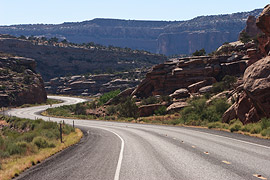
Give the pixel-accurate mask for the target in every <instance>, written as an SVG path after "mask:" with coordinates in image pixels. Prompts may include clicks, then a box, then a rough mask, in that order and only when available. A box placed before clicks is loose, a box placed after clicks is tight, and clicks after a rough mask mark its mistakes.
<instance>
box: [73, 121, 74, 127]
mask: <svg viewBox="0 0 270 180" xmlns="http://www.w3.org/2000/svg"><path fill="white" fill-rule="evenodd" d="M73 128H74V120H73Z"/></svg>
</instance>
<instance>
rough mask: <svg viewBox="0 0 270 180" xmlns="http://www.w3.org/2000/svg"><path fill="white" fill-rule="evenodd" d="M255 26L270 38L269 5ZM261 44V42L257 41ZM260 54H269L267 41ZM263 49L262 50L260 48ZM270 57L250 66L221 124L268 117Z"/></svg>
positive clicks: (269, 109) (269, 111)
mask: <svg viewBox="0 0 270 180" xmlns="http://www.w3.org/2000/svg"><path fill="white" fill-rule="evenodd" d="M257 25H258V27H259V28H260V29H261V31H262V32H264V33H265V35H264V36H265V37H267V38H266V39H269V37H270V31H269V30H270V28H269V27H270V5H268V6H266V7H265V9H264V11H263V12H262V14H261V15H260V16H259V18H258V19H257ZM259 42H260V43H261V41H259ZM260 47H261V53H263V54H264V55H267V54H268V53H269V49H268V47H269V41H267V40H266V41H264V43H263V44H260ZM262 47H263V48H262ZM269 82H270V56H266V57H264V58H263V59H261V60H259V61H257V62H255V63H254V64H252V65H250V66H249V67H248V68H247V69H246V71H245V73H244V78H243V84H242V85H240V86H239V87H238V88H237V90H238V94H239V98H238V100H237V102H236V103H234V104H233V105H232V106H231V107H230V108H229V109H228V110H227V111H226V112H225V113H224V115H223V122H229V121H230V120H232V119H234V118H239V119H240V120H241V121H242V122H243V123H244V124H246V123H251V122H258V121H259V120H260V119H261V118H263V117H267V118H269V117H270V99H269V97H270V83H269Z"/></svg>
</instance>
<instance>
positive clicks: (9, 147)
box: [6, 142, 24, 155]
mask: <svg viewBox="0 0 270 180" xmlns="http://www.w3.org/2000/svg"><path fill="white" fill-rule="evenodd" d="M6 151H7V152H8V153H9V154H10V155H14V154H22V153H23V152H24V149H23V148H21V147H20V146H18V145H17V144H15V143H13V142H7V144H6Z"/></svg>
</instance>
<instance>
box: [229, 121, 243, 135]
mask: <svg viewBox="0 0 270 180" xmlns="http://www.w3.org/2000/svg"><path fill="white" fill-rule="evenodd" d="M242 126H243V124H242V122H241V121H240V120H235V121H234V123H233V124H231V125H230V127H229V129H230V131H231V132H234V131H239V130H241V128H242Z"/></svg>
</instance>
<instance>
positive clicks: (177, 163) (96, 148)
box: [8, 96, 270, 180]
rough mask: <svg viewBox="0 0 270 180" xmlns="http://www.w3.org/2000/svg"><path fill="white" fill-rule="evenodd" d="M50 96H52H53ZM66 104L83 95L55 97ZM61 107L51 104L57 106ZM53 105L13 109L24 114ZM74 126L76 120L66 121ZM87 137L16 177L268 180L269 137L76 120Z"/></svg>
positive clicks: (33, 115)
mask: <svg viewBox="0 0 270 180" xmlns="http://www.w3.org/2000/svg"><path fill="white" fill-rule="evenodd" d="M49 98H52V97H49ZM53 98H55V99H62V100H63V101H65V102H64V103H62V104H60V105H64V104H74V103H78V102H83V101H84V100H83V99H79V98H71V97H56V96H54V97H53ZM56 106H59V105H53V107H56ZM48 107H49V106H39V107H31V108H23V109H13V110H11V111H9V112H8V113H9V114H10V115H12V116H17V117H24V118H30V119H35V118H42V119H44V120H52V121H61V120H63V119H59V118H52V117H51V118H48V117H43V116H40V115H39V112H40V111H43V110H45V109H47V108H48ZM64 120H65V122H66V123H69V124H72V121H73V120H72V119H64ZM74 121H75V125H76V126H78V127H80V128H81V129H82V130H83V131H84V132H85V136H84V138H83V140H82V141H81V142H80V143H79V144H77V145H75V146H73V147H71V148H69V149H67V150H65V151H64V152H62V153H59V154H57V155H56V156H54V157H52V158H50V159H48V160H47V161H45V162H44V163H41V164H39V165H38V166H35V167H33V168H31V169H30V170H27V171H26V172H25V173H23V174H22V175H20V176H19V177H18V179H27V180H31V179H33V180H34V179H39V180H41V179H44V180H45V179H57V180H58V179H60V180H64V179H70V180H71V179H79V180H80V179H95V180H96V179H102V180H105V179H114V180H118V179H121V180H152V179H153V180H159V179H160V180H171V179H178V180H181V179H183V180H193V179H194V180H195V179H196V180H197V179H200V180H211V179H219V180H225V179H226V180H233V179H237V180H240V179H243V180H249V179H254V180H256V179H270V141H269V140H263V139H258V138H253V137H248V136H244V135H240V134H233V133H227V132H222V131H215V130H208V129H198V128H186V127H173V126H158V125H143V124H132V123H118V122H104V121H94V120H93V121H90V120H76V119H74Z"/></svg>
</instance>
